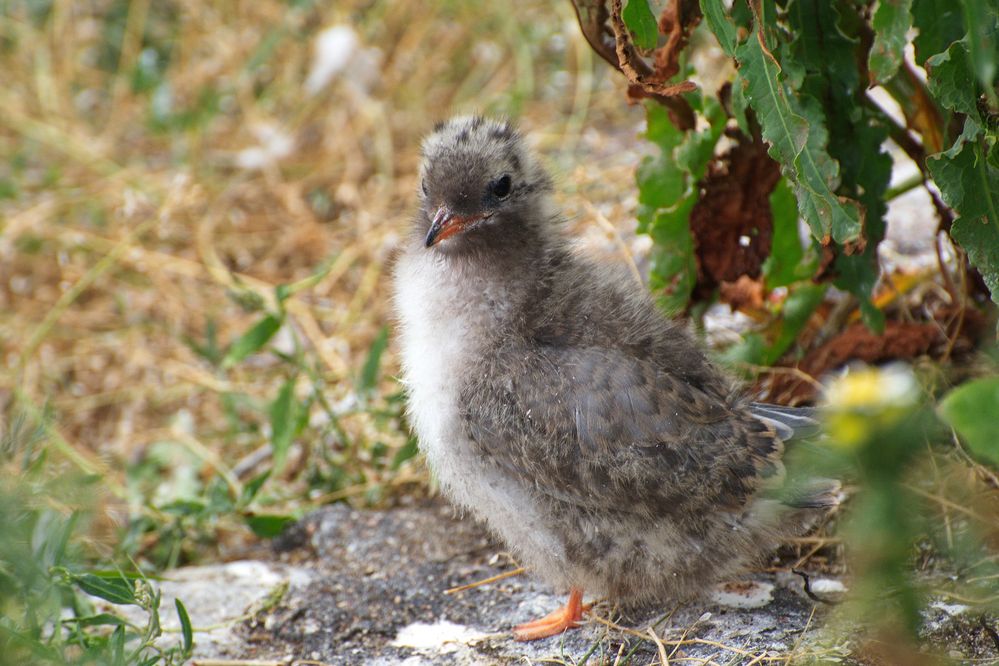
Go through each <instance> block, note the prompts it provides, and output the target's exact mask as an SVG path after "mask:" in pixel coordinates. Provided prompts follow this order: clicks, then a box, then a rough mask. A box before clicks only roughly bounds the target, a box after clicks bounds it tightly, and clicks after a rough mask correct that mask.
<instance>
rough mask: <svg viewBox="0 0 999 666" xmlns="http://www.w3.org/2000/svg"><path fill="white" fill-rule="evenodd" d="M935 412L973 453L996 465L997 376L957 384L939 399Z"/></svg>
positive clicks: (998, 438) (998, 452)
mask: <svg viewBox="0 0 999 666" xmlns="http://www.w3.org/2000/svg"><path fill="white" fill-rule="evenodd" d="M937 413H938V414H940V417H941V418H943V420H944V421H946V422H947V424H948V425H950V426H951V427H952V428H954V430H956V431H957V432H958V434H959V435H960V436H961V439H963V440H964V441H965V442H967V444H968V448H969V449H971V451H972V452H973V453H974V454H975V455H976V456H978V457H979V458H982V459H984V460H988V461H989V462H991V463H992V464H993V465H996V466H999V377H987V378H985V379H978V380H974V381H970V382H968V383H967V384H964V385H963V386H959V387H958V388H956V389H954V390H953V391H951V392H950V393H948V394H947V396H946V397H945V398H944V399H943V400H942V401H941V402H940V405H939V406H938V407H937Z"/></svg>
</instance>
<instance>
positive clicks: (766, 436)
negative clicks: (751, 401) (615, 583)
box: [462, 347, 782, 515]
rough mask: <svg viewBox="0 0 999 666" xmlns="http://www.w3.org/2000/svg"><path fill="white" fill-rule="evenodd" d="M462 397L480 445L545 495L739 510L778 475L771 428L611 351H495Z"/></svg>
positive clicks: (594, 504) (617, 504)
mask: <svg viewBox="0 0 999 666" xmlns="http://www.w3.org/2000/svg"><path fill="white" fill-rule="evenodd" d="M487 363H488V364H489V365H490V367H484V368H480V369H479V370H480V372H477V373H476V374H477V376H478V379H474V378H473V379H471V380H470V381H469V382H468V384H467V386H466V388H465V390H464V392H463V395H462V401H463V410H464V411H463V415H464V421H465V428H466V431H467V433H468V435H469V437H470V438H471V439H472V441H473V442H474V444H475V446H477V447H478V448H479V450H480V453H481V454H482V455H484V456H485V457H487V458H488V459H489V460H491V461H493V462H494V463H495V464H497V465H499V466H501V467H502V468H504V469H505V470H506V471H507V472H508V473H510V474H512V475H514V476H516V477H518V478H519V479H520V480H521V481H522V483H524V484H525V485H528V486H529V487H533V488H535V489H536V490H537V491H539V492H542V493H544V494H547V495H549V496H552V497H555V498H558V499H561V500H563V501H569V502H572V503H574V504H577V505H581V506H586V507H590V508H594V509H601V510H606V509H614V510H627V511H638V512H647V513H649V514H650V515H662V514H663V513H664V512H665V513H668V512H673V511H677V512H678V511H683V512H689V511H691V510H692V509H694V510H696V508H697V507H698V506H701V505H703V506H705V507H707V506H714V507H729V508H731V509H732V510H734V511H738V510H740V509H741V508H743V507H744V506H745V505H746V503H747V501H748V500H749V499H750V498H751V496H752V495H754V494H755V492H756V491H757V490H758V488H759V487H760V485H761V483H763V482H764V481H765V480H766V479H767V478H769V477H776V476H779V472H780V471H781V464H780V456H781V453H782V445H781V441H780V439H779V438H778V437H777V436H776V433H775V430H774V428H773V427H772V426H770V425H768V424H766V423H764V422H763V421H761V420H759V419H757V418H755V417H753V416H752V415H751V414H750V412H749V410H748V409H745V408H743V407H741V406H740V405H737V404H730V403H729V402H728V401H726V399H725V398H724V397H722V396H717V395H711V394H709V393H707V392H705V391H702V390H699V389H697V388H696V387H694V386H692V385H690V384H689V383H687V382H685V381H683V380H682V378H679V377H676V376H674V375H673V374H671V373H670V372H668V371H667V370H666V369H664V368H661V367H659V366H658V365H657V364H656V363H655V362H654V361H652V360H648V359H640V358H636V357H634V356H631V355H628V354H626V353H624V352H620V351H617V350H613V349H605V348H599V349H598V348H579V347H541V348H533V349H521V350H511V351H509V352H501V353H498V354H495V355H493V356H492V357H491V358H490V359H489V360H488V361H487Z"/></svg>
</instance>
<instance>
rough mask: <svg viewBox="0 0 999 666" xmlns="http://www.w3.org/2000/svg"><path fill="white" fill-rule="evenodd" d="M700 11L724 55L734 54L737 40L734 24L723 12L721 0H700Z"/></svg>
mask: <svg viewBox="0 0 999 666" xmlns="http://www.w3.org/2000/svg"><path fill="white" fill-rule="evenodd" d="M701 13H702V14H704V18H706V19H707V21H708V27H709V28H711V32H713V33H714V35H715V38H716V39H717V40H718V44H719V45H721V47H722V50H723V51H725V54H726V55H729V56H733V55H735V47H736V45H737V44H738V42H739V39H738V35H737V33H736V30H735V25H734V24H733V23H732V21H731V20H729V18H728V15H727V14H726V13H725V4H724V3H723V2H722V0H701Z"/></svg>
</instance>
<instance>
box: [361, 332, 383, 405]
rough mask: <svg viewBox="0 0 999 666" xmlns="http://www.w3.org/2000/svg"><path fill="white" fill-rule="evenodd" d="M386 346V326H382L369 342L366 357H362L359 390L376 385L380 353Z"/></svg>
mask: <svg viewBox="0 0 999 666" xmlns="http://www.w3.org/2000/svg"><path fill="white" fill-rule="evenodd" d="M386 347H388V327H387V326H382V328H381V330H380V331H378V335H376V336H375V340H374V342H372V343H371V349H369V350H368V357H367V358H366V359H364V367H362V368H361V381H360V387H359V388H360V390H361V391H362V392H369V391H372V390H374V388H375V387H376V386H377V385H378V368H379V367H380V366H381V362H382V354H383V353H384V352H385V348H386Z"/></svg>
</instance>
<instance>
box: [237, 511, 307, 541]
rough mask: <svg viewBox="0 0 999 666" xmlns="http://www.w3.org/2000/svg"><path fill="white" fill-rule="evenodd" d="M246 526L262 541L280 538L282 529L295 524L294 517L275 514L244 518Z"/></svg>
mask: <svg viewBox="0 0 999 666" xmlns="http://www.w3.org/2000/svg"><path fill="white" fill-rule="evenodd" d="M244 519H245V520H246V524H247V526H249V528H250V529H251V530H253V533H254V534H256V535H257V536H258V537H260V538H262V539H273V538H274V537H276V536H280V535H281V532H283V531H284V528H285V527H287V526H288V525H289V524H291V523H293V522H295V517H294V516H283V515H277V514H254V515H248V516H244Z"/></svg>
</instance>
